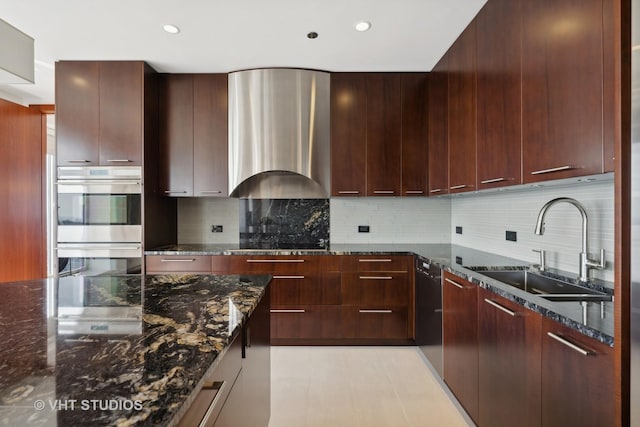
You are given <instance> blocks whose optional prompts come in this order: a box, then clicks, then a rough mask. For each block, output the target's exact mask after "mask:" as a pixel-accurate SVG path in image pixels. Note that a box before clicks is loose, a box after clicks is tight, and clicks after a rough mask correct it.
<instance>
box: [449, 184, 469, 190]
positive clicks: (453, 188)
mask: <svg viewBox="0 0 640 427" xmlns="http://www.w3.org/2000/svg"><path fill="white" fill-rule="evenodd" d="M467 187H473V185H467V184H460V185H454V186H453V187H449V190H460V189H461V188H467Z"/></svg>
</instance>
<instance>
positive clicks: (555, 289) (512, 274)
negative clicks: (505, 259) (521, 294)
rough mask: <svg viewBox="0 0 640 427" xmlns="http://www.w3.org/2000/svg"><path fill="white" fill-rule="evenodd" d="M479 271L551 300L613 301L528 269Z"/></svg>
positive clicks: (602, 294) (591, 290)
mask: <svg viewBox="0 0 640 427" xmlns="http://www.w3.org/2000/svg"><path fill="white" fill-rule="evenodd" d="M478 273H480V274H482V275H484V276H487V277H491V278H492V279H496V280H498V281H500V282H502V283H506V284H507V285H510V286H513V287H516V288H518V289H522V290H523V291H525V292H529V293H531V294H537V295H538V296H540V297H542V298H545V299H547V300H549V301H611V300H612V298H611V295H608V294H606V293H604V292H599V291H596V290H593V289H589V288H585V287H583V286H578V285H574V284H572V283H568V282H564V281H562V280H558V279H554V278H551V277H547V276H542V275H540V274H536V273H532V272H531V271H527V270H482V271H478Z"/></svg>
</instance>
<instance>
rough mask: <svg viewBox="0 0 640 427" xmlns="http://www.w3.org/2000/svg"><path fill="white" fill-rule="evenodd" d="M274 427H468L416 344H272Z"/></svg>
mask: <svg viewBox="0 0 640 427" xmlns="http://www.w3.org/2000/svg"><path fill="white" fill-rule="evenodd" d="M271 384H272V385H271V399H272V400H271V421H270V423H269V427H323V426H327V427H343V426H344V427H414V426H415V427H418V426H419V427H424V426H434V427H436V426H438V427H440V426H445V427H456V426H467V425H469V424H468V422H467V419H466V418H465V417H464V416H463V415H462V414H461V413H460V411H459V410H458V408H457V406H456V404H454V402H453V401H452V400H451V398H450V397H449V395H448V394H447V392H446V391H445V390H444V389H443V388H442V386H441V384H440V383H439V382H438V380H437V379H436V378H435V377H434V375H433V374H432V371H431V369H430V368H429V367H428V366H427V365H426V363H425V361H424V359H423V356H422V354H421V353H419V350H418V349H417V348H416V347H280V346H276V347H271Z"/></svg>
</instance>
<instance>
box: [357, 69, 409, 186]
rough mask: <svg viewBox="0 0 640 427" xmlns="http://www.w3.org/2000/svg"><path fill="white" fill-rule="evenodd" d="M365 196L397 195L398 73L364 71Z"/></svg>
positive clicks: (399, 159) (399, 149)
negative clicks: (365, 109) (365, 104)
mask: <svg viewBox="0 0 640 427" xmlns="http://www.w3.org/2000/svg"><path fill="white" fill-rule="evenodd" d="M365 79H366V88H367V89H366V90H367V92H366V95H367V130H366V137H367V149H366V158H367V162H366V171H367V173H366V176H367V179H366V181H367V196H399V195H400V180H401V167H402V145H401V143H402V75H401V74H396V73H367V74H366V75H365Z"/></svg>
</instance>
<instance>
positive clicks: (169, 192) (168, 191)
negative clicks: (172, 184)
mask: <svg viewBox="0 0 640 427" xmlns="http://www.w3.org/2000/svg"><path fill="white" fill-rule="evenodd" d="M164 194H187V190H182V191H179V190H165V191H164Z"/></svg>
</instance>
